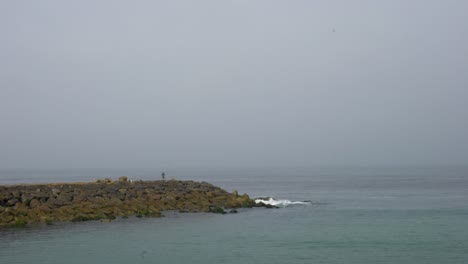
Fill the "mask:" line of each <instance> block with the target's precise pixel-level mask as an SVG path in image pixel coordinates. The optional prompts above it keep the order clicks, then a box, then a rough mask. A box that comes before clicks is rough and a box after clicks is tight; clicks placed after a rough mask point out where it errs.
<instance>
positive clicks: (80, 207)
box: [0, 177, 255, 226]
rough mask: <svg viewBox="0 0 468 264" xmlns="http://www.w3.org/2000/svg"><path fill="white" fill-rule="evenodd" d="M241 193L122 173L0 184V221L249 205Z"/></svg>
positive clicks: (109, 216)
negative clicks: (107, 176)
mask: <svg viewBox="0 0 468 264" xmlns="http://www.w3.org/2000/svg"><path fill="white" fill-rule="evenodd" d="M253 206H255V201H254V200H252V199H250V197H249V196H248V195H247V194H244V195H239V194H238V193H237V192H233V193H229V192H227V191H225V190H223V189H221V188H219V187H216V186H213V185H211V184H209V183H206V182H194V181H176V180H169V181H134V182H130V181H128V180H127V178H126V177H121V178H119V181H112V180H109V179H106V180H98V181H96V182H89V183H54V184H31V185H9V186H0V226H22V225H25V224H28V223H34V222H43V223H51V222H54V221H87V220H98V219H114V218H116V217H128V216H138V217H143V216H148V217H158V216H161V211H165V210H179V211H181V212H217V213H219V212H221V210H223V212H224V209H225V208H241V207H253Z"/></svg>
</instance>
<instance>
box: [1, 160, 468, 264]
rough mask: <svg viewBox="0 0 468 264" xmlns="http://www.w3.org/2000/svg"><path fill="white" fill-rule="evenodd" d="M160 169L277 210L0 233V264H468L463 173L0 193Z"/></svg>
mask: <svg viewBox="0 0 468 264" xmlns="http://www.w3.org/2000/svg"><path fill="white" fill-rule="evenodd" d="M162 171H164V172H165V174H166V179H172V178H173V179H177V180H196V181H206V182H209V183H212V184H214V185H217V186H219V187H222V188H224V189H226V190H228V191H234V190H237V191H238V192H239V193H248V194H249V195H250V196H251V197H253V198H255V197H263V200H264V201H268V202H269V203H273V204H275V205H277V206H278V207H280V208H278V209H266V208H252V209H241V210H239V212H238V213H237V214H225V215H218V214H210V213H178V212H164V215H165V217H162V218H129V219H117V220H114V221H112V222H110V223H103V222H99V221H90V222H79V223H55V224H53V225H50V226H30V227H26V228H6V229H5V228H4V229H0V263H2V264H14V263H31V264H37V263H44V264H45V263H47V264H55V263H56V264H64V263H77V264H78V263H79V264H82V263H132V264H137V263H184V264H186V263H193V264H197V263H203V264H206V263H236V264H238V263H256V264H260V263H265V264H267V263H268V264H275V263H278V264H288V263H317V264H318V263H328V264H345V263H349V264H354V263H356V264H366V263H372V264H377V263H382V264H383V263H388V264H390V263H392V264H393V263H398V264H403V263H408V264H409V263H411V264H419V263H421V264H430V263H434V264H436V263H437V264H441V263H445V264H450V263H459V264H466V263H468V167H449V166H446V167H398V168H396V167H320V168H316V167H315V168H310V167H307V168H303V167H294V168H285V167H281V168H273V167H271V168H169V169H168V168H164V169H160V168H153V169H115V168H114V169H27V170H26V169H1V170H0V184H15V183H40V182H69V181H91V180H95V179H101V178H113V179H117V178H118V177H119V176H123V175H125V176H127V177H129V179H132V180H139V179H143V180H150V179H160V177H161V176H160V175H161V173H162ZM266 197H271V199H270V198H266Z"/></svg>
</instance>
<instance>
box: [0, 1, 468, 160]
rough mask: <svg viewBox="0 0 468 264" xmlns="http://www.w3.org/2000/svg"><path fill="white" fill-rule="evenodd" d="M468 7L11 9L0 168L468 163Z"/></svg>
mask: <svg viewBox="0 0 468 264" xmlns="http://www.w3.org/2000/svg"><path fill="white" fill-rule="evenodd" d="M466 10H468V1H462V0H460V1H454V0H447V1H440V0H439V1H432V0H424V1H422V0H414V1H403V0H394V1H373V0H369V1H347V0H343V1H336V0H327V1H322V0H317V1H300V0H295V1H275V0H268V1H266V0H265V1H260V0H254V1H252V0H239V1H228V0H226V1H218V0H213V1H205V0H200V1H184V0H182V1H173V0H168V1H149V0H148V1H115V0H107V1H100V0H81V1H60V0H57V1H52V0H42V1H32V0H30V1H2V2H1V3H0V168H113V167H115V168H120V167H124V168H152V167H164V166H166V167H190V166H193V167H219V166H231V167H242V166H328V165H330V166H333V165H356V166H370V165H388V166H400V165H401V166H406V165H466V164H467V158H468V16H466Z"/></svg>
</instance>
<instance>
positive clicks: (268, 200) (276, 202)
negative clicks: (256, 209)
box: [255, 197, 312, 207]
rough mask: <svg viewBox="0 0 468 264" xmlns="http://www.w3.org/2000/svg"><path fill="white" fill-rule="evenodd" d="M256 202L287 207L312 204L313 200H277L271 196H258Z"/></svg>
mask: <svg viewBox="0 0 468 264" xmlns="http://www.w3.org/2000/svg"><path fill="white" fill-rule="evenodd" d="M255 203H264V204H269V205H273V206H277V207H287V206H290V205H310V204H312V203H311V202H308V201H303V202H301V201H294V202H293V201H290V200H275V199H273V198H271V197H268V198H257V199H255Z"/></svg>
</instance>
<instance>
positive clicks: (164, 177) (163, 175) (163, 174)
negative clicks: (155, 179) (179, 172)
mask: <svg viewBox="0 0 468 264" xmlns="http://www.w3.org/2000/svg"><path fill="white" fill-rule="evenodd" d="M161 178H162V179H163V180H165V179H166V173H164V171H163V172H162V173H161Z"/></svg>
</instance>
